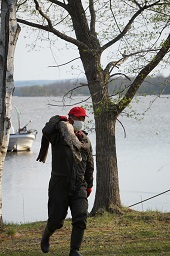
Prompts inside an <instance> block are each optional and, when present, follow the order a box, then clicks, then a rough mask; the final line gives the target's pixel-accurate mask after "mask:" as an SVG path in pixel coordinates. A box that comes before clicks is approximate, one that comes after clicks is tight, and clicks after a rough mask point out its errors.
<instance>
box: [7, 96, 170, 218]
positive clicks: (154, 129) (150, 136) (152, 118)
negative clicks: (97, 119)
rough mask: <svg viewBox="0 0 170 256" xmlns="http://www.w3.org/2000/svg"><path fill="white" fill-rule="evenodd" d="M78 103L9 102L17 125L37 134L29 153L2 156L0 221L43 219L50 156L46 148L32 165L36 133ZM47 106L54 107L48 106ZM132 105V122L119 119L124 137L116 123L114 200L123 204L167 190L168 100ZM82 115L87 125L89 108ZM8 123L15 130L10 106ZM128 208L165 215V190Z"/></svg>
mask: <svg viewBox="0 0 170 256" xmlns="http://www.w3.org/2000/svg"><path fill="white" fill-rule="evenodd" d="M81 99H82V97H75V98H74V99H73V100H71V99H70V100H67V101H66V102H65V104H69V105H70V106H69V107H64V106H63V105H62V102H61V98H59V97H58V98H52V97H51V98H50V97H48V98H45V97H36V98H34V97H14V98H13V106H16V107H17V108H18V109H19V110H20V111H21V112H22V114H21V126H24V125H25V124H26V123H28V121H29V120H30V119H31V120H32V122H31V123H30V125H29V128H30V129H37V130H38V134H37V137H36V140H35V141H34V143H33V147H32V150H31V151H30V152H18V153H8V154H7V156H6V160H5V166H4V170H3V175H2V179H3V180H2V195H3V200H2V201H3V206H2V214H3V221H4V222H13V223H26V222H34V221H44V220H46V219H47V200H48V182H49V179H50V173H51V152H50V150H49V154H48V157H47V160H46V163H45V164H43V163H40V162H37V161H36V158H37V155H38V152H39V148H40V143H41V135H42V134H41V130H42V128H43V127H44V125H45V123H46V122H47V121H48V120H49V118H50V117H51V116H53V115H56V114H59V115H67V113H68V111H69V109H70V108H71V107H72V106H74V105H80V104H79V102H80V101H81ZM83 99H85V97H83ZM49 103H50V104H54V105H56V106H50V105H48V104H49ZM152 103H153V104H152ZM89 104H90V102H89ZM57 105H60V106H57ZM132 106H133V110H134V111H136V113H139V115H136V117H137V119H135V118H134V117H133V118H131V117H127V116H125V115H124V116H120V117H119V120H120V121H121V123H122V124H123V126H124V128H125V131H126V137H125V136H124V135H125V134H124V130H123V128H122V126H121V125H120V123H119V122H117V125H116V144H117V158H118V169H119V184H120V196H121V201H122V204H123V205H125V206H130V205H132V204H135V203H137V202H141V201H142V200H145V199H147V198H150V197H153V196H155V195H157V194H159V193H162V192H164V191H167V190H169V189H170V111H169V109H170V98H169V97H168V96H162V97H159V98H156V97H155V96H146V97H142V96H140V97H137V98H136V99H135V100H134V101H133V103H132ZM150 106H151V107H150ZM129 111H130V110H129ZM145 111H146V112H145ZM87 112H88V115H89V118H87V119H88V120H89V121H90V120H92V122H93V114H92V113H90V112H91V111H90V110H89V109H88V110H87ZM143 113H145V114H144V115H143ZM12 122H13V126H14V127H15V129H17V114H16V112H15V110H14V108H13V111H12ZM89 138H90V139H91V142H92V146H93V152H94V155H95V133H94V132H89ZM94 158H95V157H94ZM95 186H96V184H95V182H94V188H93V192H92V195H91V196H90V198H89V211H90V210H91V208H92V206H93V202H94V197H95ZM131 208H132V209H135V210H140V211H146V210H159V211H162V212H166V211H170V192H167V193H164V194H162V195H160V196H158V197H155V198H153V199H151V200H148V201H146V202H143V203H140V204H138V205H136V206H134V207H131ZM69 214H70V213H68V216H69Z"/></svg>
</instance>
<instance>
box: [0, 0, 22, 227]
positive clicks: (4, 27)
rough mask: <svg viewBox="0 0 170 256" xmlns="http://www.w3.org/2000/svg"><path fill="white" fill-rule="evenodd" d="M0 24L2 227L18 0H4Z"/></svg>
mask: <svg viewBox="0 0 170 256" xmlns="http://www.w3.org/2000/svg"><path fill="white" fill-rule="evenodd" d="M0 25H1V27H0V227H2V170H3V167H4V161H5V156H6V152H7V147H8V142H9V131H10V127H11V105H12V94H13V90H14V81H13V60H14V51H15V46H16V42H17V39H18V35H19V32H20V27H19V26H18V25H17V21H16V0H2V2H1V24H0Z"/></svg>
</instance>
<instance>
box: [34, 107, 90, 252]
mask: <svg viewBox="0 0 170 256" xmlns="http://www.w3.org/2000/svg"><path fill="white" fill-rule="evenodd" d="M86 116H87V114H86V111H85V109H84V108H82V107H74V108H72V109H71V110H70V111H69V113H68V119H67V117H63V116H58V115H57V116H54V117H52V118H51V119H50V120H49V122H48V123H46V125H45V127H44V128H43V130H42V132H43V136H42V141H41V149H40V153H39V156H38V158H37V161H40V162H45V159H46V155H47V151H48V146H49V143H51V147H52V172H51V178H50V182H49V199H48V221H47V225H46V227H45V229H44V232H43V235H42V239H41V250H42V251H43V252H44V253H47V252H48V251H49V239H50V236H51V235H52V234H53V233H54V231H55V230H56V229H60V228H61V227H62V226H63V223H64V219H65V218H66V215H67V210H68V207H70V210H71V215H72V233H71V242H70V254H69V256H78V255H81V254H80V253H79V249H80V246H81V243H82V239H83V235H84V230H85V228H86V220H87V212H88V201H87V197H88V196H89V195H90V193H91V191H92V186H93V171H94V163H93V156H92V147H91V143H90V140H89V139H88V137H87V133H85V132H84V131H82V126H83V124H84V121H85V117H86Z"/></svg>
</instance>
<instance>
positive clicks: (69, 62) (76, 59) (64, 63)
mask: <svg viewBox="0 0 170 256" xmlns="http://www.w3.org/2000/svg"><path fill="white" fill-rule="evenodd" d="M78 59H80V57H77V58H75V59H73V60H70V61H68V62H65V63H63V64H60V65H57V66H48V68H58V67H62V66H65V65H67V64H69V63H71V62H73V61H75V60H78Z"/></svg>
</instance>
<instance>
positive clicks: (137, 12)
mask: <svg viewBox="0 0 170 256" xmlns="http://www.w3.org/2000/svg"><path fill="white" fill-rule="evenodd" d="M34 3H35V7H33V6H32V8H31V2H30V1H26V3H24V6H25V10H26V9H27V10H28V9H29V8H27V6H30V9H31V12H32V15H31V16H30V15H29V16H28V17H29V18H25V17H24V18H22V17H21V16H20V17H19V16H18V22H20V23H22V24H25V25H27V26H30V27H32V28H37V29H38V31H46V32H47V35H48V37H49V35H50V34H53V35H54V36H55V37H56V38H60V39H62V40H64V41H66V42H67V43H70V45H71V44H72V45H74V46H76V47H77V50H78V53H79V56H80V59H81V61H82V65H83V68H84V72H85V75H86V78H87V82H88V87H89V91H90V94H91V98H92V103H93V110H94V116H95V131H96V165H97V186H96V197H95V202H94V206H93V209H92V213H96V212H97V211H99V210H100V209H104V210H107V211H120V208H121V200H120V193H119V179H118V166H117V154H116V137H115V124H116V120H117V118H118V116H119V115H120V114H121V113H122V111H123V110H124V109H125V108H126V107H127V106H128V105H129V104H130V102H131V101H132V100H133V98H134V96H135V94H136V92H137V90H138V89H139V87H140V86H141V84H142V82H143V81H144V79H145V78H146V77H147V76H148V75H149V74H150V73H151V72H152V71H153V70H154V69H155V68H156V67H157V66H158V64H159V63H160V61H161V60H162V59H163V58H164V59H165V57H166V56H167V54H168V53H169V48H170V34H169V33H168V28H169V25H170V22H169V9H170V4H169V1H160V0H155V1H154V0H151V1H145V0H141V1H134V0H130V1H121V0H120V1H93V0H89V1H81V0H67V1H66V0H65V1H57V0H49V1H48V2H47V1H44V2H43V1H41V4H40V2H38V0H34ZM33 8H35V10H34V12H33ZM24 16H26V12H24ZM30 17H31V18H30ZM60 25H62V30H59V28H60ZM64 28H65V29H64ZM61 31H62V32H61ZM63 31H65V32H63ZM165 32H167V34H166V33H165ZM165 34H166V36H165ZM103 35H104V36H103ZM115 48H117V51H116V52H115V50H114V49H115ZM109 49H110V51H109ZM104 52H107V54H108V58H110V60H109V61H108V63H107V65H106V66H105V67H104V65H103V64H102V59H101V57H102V55H103V54H104ZM129 60H130V61H129ZM125 63H127V64H125ZM121 67H123V69H122V70H124V72H125V73H126V75H125V74H124V73H122V71H121V69H120V68H121ZM117 68H119V69H120V71H119V72H118V74H122V75H124V76H126V77H128V74H131V75H133V76H134V75H135V79H134V81H133V82H132V83H131V84H130V85H129V86H128V88H127V86H126V85H125V91H124V94H121V93H119V94H118V97H117V99H116V100H115V98H113V97H111V95H110V94H109V90H108V85H109V81H110V79H111V78H112V77H113V76H115V75H116V72H115V69H117ZM113 89H114V84H113Z"/></svg>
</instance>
